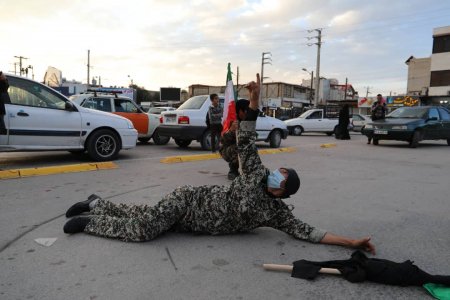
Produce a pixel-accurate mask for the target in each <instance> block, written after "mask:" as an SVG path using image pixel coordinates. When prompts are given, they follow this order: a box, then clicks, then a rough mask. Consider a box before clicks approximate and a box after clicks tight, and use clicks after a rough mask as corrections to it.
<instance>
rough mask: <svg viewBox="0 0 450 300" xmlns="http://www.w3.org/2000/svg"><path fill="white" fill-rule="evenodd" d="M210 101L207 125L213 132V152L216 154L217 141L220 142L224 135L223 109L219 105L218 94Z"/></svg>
mask: <svg viewBox="0 0 450 300" xmlns="http://www.w3.org/2000/svg"><path fill="white" fill-rule="evenodd" d="M209 99H210V100H211V106H210V107H209V109H208V113H207V115H206V125H207V126H208V128H209V130H210V131H211V151H212V153H215V152H216V145H217V143H216V141H219V139H220V134H221V133H222V115H223V108H222V107H220V105H219V96H217V94H211V95H210V96H209Z"/></svg>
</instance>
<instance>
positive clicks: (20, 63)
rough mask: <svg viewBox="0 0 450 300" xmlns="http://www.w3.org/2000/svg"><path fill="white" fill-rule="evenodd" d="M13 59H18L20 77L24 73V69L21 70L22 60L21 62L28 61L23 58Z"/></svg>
mask: <svg viewBox="0 0 450 300" xmlns="http://www.w3.org/2000/svg"><path fill="white" fill-rule="evenodd" d="M14 57H15V58H18V59H19V74H20V76H22V72H24V71H25V70H24V69H22V60H23V59H28V58H26V57H23V56H14ZM14 68H15V67H14ZM14 74H15V73H14Z"/></svg>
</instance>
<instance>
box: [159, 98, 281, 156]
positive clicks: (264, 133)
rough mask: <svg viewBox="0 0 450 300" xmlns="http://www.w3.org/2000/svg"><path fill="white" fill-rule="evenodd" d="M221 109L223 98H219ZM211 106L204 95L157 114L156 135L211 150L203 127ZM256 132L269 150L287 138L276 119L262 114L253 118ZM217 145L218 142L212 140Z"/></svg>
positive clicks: (180, 143)
mask: <svg viewBox="0 0 450 300" xmlns="http://www.w3.org/2000/svg"><path fill="white" fill-rule="evenodd" d="M219 99H220V105H221V106H222V107H223V103H224V97H223V95H222V96H219ZM210 105H211V101H210V100H209V96H208V95H202V96H194V97H192V98H189V99H188V100H186V102H184V103H183V104H182V105H181V106H180V107H179V108H178V109H176V110H174V111H165V112H162V113H161V117H162V124H161V125H159V129H158V130H159V133H160V135H163V136H169V137H172V138H173V139H174V140H175V143H176V144H177V145H178V146H179V147H187V146H189V145H190V144H191V142H192V141H193V140H196V141H198V142H200V144H201V146H202V149H204V150H210V149H211V132H210V130H209V129H208V128H207V127H206V123H205V120H206V114H207V113H208V108H209V106H210ZM256 132H257V134H258V137H257V140H258V141H265V142H269V143H270V146H271V147H272V148H278V147H280V144H281V140H282V139H285V138H286V137H287V135H288V131H287V127H286V125H285V124H284V123H283V121H280V120H278V119H275V118H272V117H268V116H266V115H264V114H263V113H261V114H260V116H259V117H258V119H257V122H256ZM216 143H218V141H216Z"/></svg>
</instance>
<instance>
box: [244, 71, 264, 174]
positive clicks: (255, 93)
mask: <svg viewBox="0 0 450 300" xmlns="http://www.w3.org/2000/svg"><path fill="white" fill-rule="evenodd" d="M260 83H261V81H260V78H259V74H256V82H254V81H252V82H250V83H248V84H247V85H246V86H245V87H246V88H247V89H248V91H249V94H250V97H249V98H250V104H249V107H248V110H247V114H246V118H245V120H243V121H241V123H240V124H239V130H238V139H237V145H238V155H239V160H240V163H241V168H242V172H243V173H244V174H249V173H253V172H255V171H256V170H263V169H265V168H264V166H263V165H262V163H261V159H260V158H259V154H258V149H257V148H256V145H255V141H256V120H257V118H258V114H259V110H258V101H259V90H260V87H259V85H260Z"/></svg>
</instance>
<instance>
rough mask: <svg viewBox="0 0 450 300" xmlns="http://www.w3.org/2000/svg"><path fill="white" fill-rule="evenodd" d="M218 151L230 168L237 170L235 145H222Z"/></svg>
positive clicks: (237, 160)
mask: <svg viewBox="0 0 450 300" xmlns="http://www.w3.org/2000/svg"><path fill="white" fill-rule="evenodd" d="M219 152H220V155H221V156H222V158H223V159H224V160H225V161H226V162H228V165H229V166H230V170H236V171H237V170H238V169H239V158H238V152H237V145H229V146H222V147H221V148H220V151H219Z"/></svg>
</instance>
